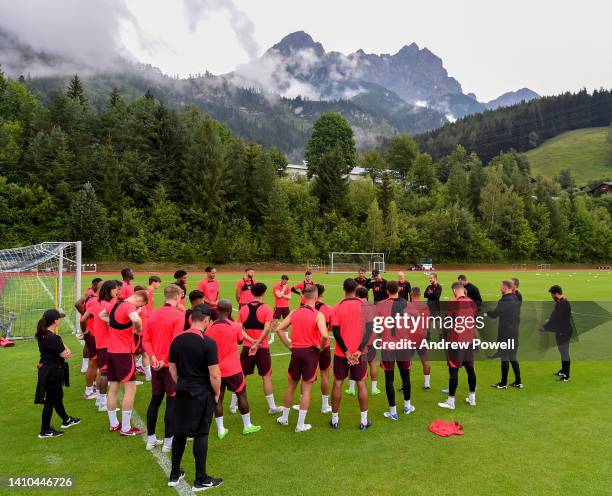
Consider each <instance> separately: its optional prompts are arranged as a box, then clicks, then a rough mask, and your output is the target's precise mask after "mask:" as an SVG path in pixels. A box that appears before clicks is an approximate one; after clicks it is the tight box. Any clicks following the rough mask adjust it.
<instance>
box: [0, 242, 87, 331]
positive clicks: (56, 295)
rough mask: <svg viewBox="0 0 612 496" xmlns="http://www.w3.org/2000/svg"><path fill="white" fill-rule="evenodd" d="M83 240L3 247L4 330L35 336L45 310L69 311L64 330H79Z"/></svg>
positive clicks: (0, 305) (0, 314)
mask: <svg viewBox="0 0 612 496" xmlns="http://www.w3.org/2000/svg"><path fill="white" fill-rule="evenodd" d="M81 270H82V266H81V242H80V241H77V242H60V243H40V244H37V245H32V246H24V247H21V248H9V249H5V250H0V332H1V333H2V336H4V337H8V338H31V337H34V334H35V332H36V324H37V323H38V320H39V319H40V318H41V316H42V314H43V312H44V311H45V310H48V309H50V308H55V309H57V310H59V311H61V312H63V313H65V314H66V318H65V319H63V321H62V328H61V329H60V332H66V330H70V331H72V332H75V331H76V330H77V329H78V319H79V315H78V314H77V312H76V310H75V308H74V302H75V301H76V300H77V299H78V297H79V296H80V294H81Z"/></svg>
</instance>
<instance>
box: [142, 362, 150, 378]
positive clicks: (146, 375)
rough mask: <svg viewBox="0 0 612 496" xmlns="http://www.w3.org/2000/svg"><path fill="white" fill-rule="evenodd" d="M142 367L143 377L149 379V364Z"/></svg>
mask: <svg viewBox="0 0 612 496" xmlns="http://www.w3.org/2000/svg"><path fill="white" fill-rule="evenodd" d="M143 368H144V373H145V378H146V379H147V381H150V380H151V366H150V365H146V366H145V367H143Z"/></svg>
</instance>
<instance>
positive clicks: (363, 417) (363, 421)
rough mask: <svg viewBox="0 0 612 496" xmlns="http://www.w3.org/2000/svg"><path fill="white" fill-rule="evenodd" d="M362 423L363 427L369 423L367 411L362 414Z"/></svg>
mask: <svg viewBox="0 0 612 496" xmlns="http://www.w3.org/2000/svg"><path fill="white" fill-rule="evenodd" d="M361 423H362V424H363V425H365V424H367V423H368V411H367V410H366V411H365V412H361Z"/></svg>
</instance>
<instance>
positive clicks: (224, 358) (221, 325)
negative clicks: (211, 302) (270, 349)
mask: <svg viewBox="0 0 612 496" xmlns="http://www.w3.org/2000/svg"><path fill="white" fill-rule="evenodd" d="M205 334H206V335H207V336H208V337H209V338H211V339H212V340H213V341H214V342H215V343H216V344H217V354H218V357H219V368H220V369H221V376H222V377H230V376H232V375H236V374H239V373H241V372H242V365H241V364H240V352H239V351H238V345H239V344H240V343H242V326H241V325H240V324H238V323H237V322H232V321H231V320H227V319H224V320H216V321H215V322H213V323H212V324H211V325H209V326H208V329H206V332H205Z"/></svg>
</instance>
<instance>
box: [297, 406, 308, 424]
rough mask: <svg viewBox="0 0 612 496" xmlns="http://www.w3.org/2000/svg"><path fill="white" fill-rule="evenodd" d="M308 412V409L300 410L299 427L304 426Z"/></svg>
mask: <svg viewBox="0 0 612 496" xmlns="http://www.w3.org/2000/svg"><path fill="white" fill-rule="evenodd" d="M307 413H308V410H300V411H299V412H298V423H297V426H298V427H304V420H306V414H307Z"/></svg>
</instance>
